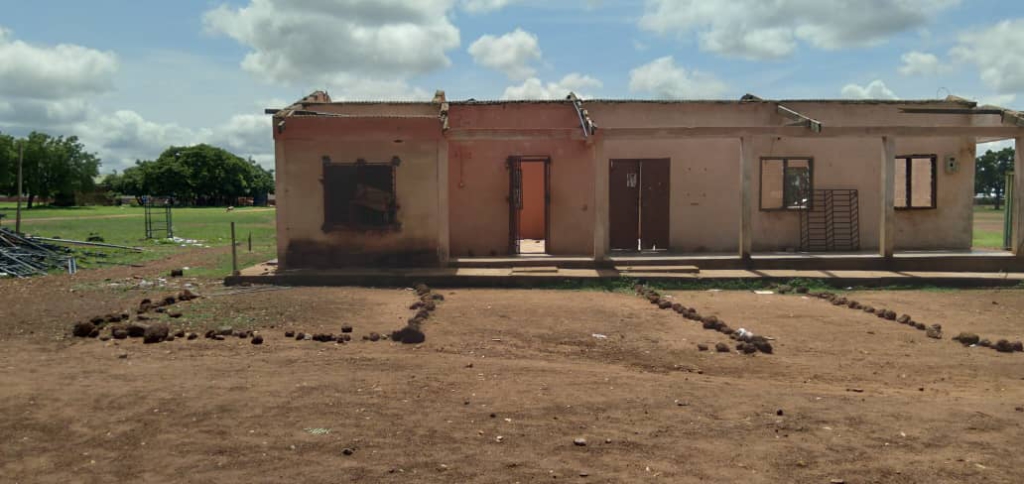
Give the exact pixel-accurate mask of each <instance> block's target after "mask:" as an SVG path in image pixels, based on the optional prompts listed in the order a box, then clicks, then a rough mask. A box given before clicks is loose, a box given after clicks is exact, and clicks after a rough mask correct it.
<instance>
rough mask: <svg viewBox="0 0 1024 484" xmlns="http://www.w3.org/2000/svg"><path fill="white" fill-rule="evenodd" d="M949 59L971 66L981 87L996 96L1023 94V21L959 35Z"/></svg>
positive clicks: (1003, 22)
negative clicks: (994, 91)
mask: <svg viewBox="0 0 1024 484" xmlns="http://www.w3.org/2000/svg"><path fill="white" fill-rule="evenodd" d="M950 56H952V57H953V59H954V60H957V61H960V62H967V63H973V64H975V65H976V66H977V67H978V69H979V70H980V71H981V73H980V74H981V80H982V81H983V82H984V83H985V85H986V86H988V87H990V88H992V89H994V90H996V91H997V92H999V93H1002V94H1007V93H1013V92H1022V91H1024V18H1019V19H1014V20H1004V21H1002V22H999V23H997V24H995V25H993V26H992V27H989V28H987V29H985V30H981V31H978V32H971V33H967V34H963V35H961V36H960V38H959V43H958V45H957V46H956V47H953V49H952V50H950Z"/></svg>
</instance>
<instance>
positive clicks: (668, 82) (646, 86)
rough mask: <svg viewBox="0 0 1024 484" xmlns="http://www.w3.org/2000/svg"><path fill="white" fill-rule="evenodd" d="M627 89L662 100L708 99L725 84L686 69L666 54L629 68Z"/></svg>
mask: <svg viewBox="0 0 1024 484" xmlns="http://www.w3.org/2000/svg"><path fill="white" fill-rule="evenodd" d="M629 90H630V92H642V93H648V94H652V95H654V96H655V97H657V98H663V99H712V98H719V97H721V96H722V95H723V94H725V92H726V90H727V87H726V85H725V83H723V82H722V81H719V80H718V79H716V78H715V77H714V76H712V75H711V74H707V73H703V72H700V71H692V72H687V71H686V69H683V68H682V67H678V66H676V62H675V59H673V58H672V57H671V56H668V57H662V58H660V59H656V60H654V61H652V62H650V63H648V64H644V65H642V66H640V67H637V68H636V69H633V70H632V71H630V73H629Z"/></svg>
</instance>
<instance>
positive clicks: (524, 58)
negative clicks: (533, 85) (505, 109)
mask: <svg viewBox="0 0 1024 484" xmlns="http://www.w3.org/2000/svg"><path fill="white" fill-rule="evenodd" d="M469 54H470V55H472V56H473V61H474V62H476V63H477V64H480V65H482V66H485V67H489V68H491V69H495V70H498V71H501V72H503V73H505V75H507V76H508V77H509V79H513V80H522V79H526V78H528V77H530V76H533V75H534V73H535V72H536V69H534V68H533V67H532V66H531V65H530V63H531V62H533V61H537V60H540V57H541V52H540V43H539V42H538V41H537V36H536V35H534V34H532V33H530V32H527V31H525V30H523V29H515V30H514V31H512V32H509V33H507V34H505V35H502V36H500V37H495V36H493V35H484V36H482V37H480V38H479V39H477V40H476V41H475V42H473V43H472V44H471V45H470V46H469Z"/></svg>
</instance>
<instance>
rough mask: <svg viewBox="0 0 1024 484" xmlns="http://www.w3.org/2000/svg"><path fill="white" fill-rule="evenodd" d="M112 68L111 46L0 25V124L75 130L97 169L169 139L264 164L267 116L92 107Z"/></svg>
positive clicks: (125, 162) (129, 160)
mask: <svg viewBox="0 0 1024 484" xmlns="http://www.w3.org/2000/svg"><path fill="white" fill-rule="evenodd" d="M118 71H119V65H118V61H117V58H116V57H115V56H114V54H111V53H106V52H100V51H98V50H95V49H90V48H87V47H81V46H77V45H65V44H60V45H55V46H40V45H30V44H27V43H25V42H22V41H19V40H14V39H13V38H12V37H11V32H10V31H8V30H4V29H2V28H0V130H4V131H6V132H12V133H16V134H19V135H24V134H26V133H28V132H29V131H32V130H38V131H44V132H47V133H49V134H52V135H54V136H61V135H64V136H78V137H79V138H80V139H81V140H82V143H83V144H84V145H85V147H86V149H87V150H88V151H90V152H95V153H98V154H99V156H100V158H101V160H102V161H103V166H102V170H103V171H104V172H109V171H111V170H114V169H117V170H122V169H124V168H126V167H128V166H130V165H132V164H133V163H134V162H135V160H137V159H153V158H156V157H157V156H158V155H159V154H160V153H161V152H163V150H165V149H167V147H169V146H171V145H194V144H197V143H210V144H214V145H217V146H221V147H223V148H226V149H228V150H229V151H232V152H233V153H236V154H238V155H240V156H252V157H254V158H255V159H257V160H258V161H261V162H263V163H265V165H264V166H270V164H272V162H273V153H274V147H273V135H272V133H271V130H270V125H271V120H270V117H269V116H265V115H261V114H260V115H257V114H240V115H236V116H232V117H230V118H229V119H228V120H227V121H225V122H224V123H222V124H220V125H216V126H214V127H212V128H188V127H183V126H180V125H178V124H175V123H159V122H154V121H151V120H147V119H145V118H144V117H143V116H142V115H141V114H139V113H137V112H135V111H132V110H126V109H120V110H111V111H105V110H101V109H99V108H97V106H96V105H95V104H94V100H95V97H96V95H97V94H101V93H104V92H107V91H109V90H112V89H113V80H114V77H115V76H116V75H117V74H118ZM189 75H193V74H191V73H190V74H189ZM161 87H163V86H161ZM357 87H359V86H357ZM392 87H394V85H393V86H392ZM407 90H408V89H407ZM147 107H149V108H151V109H152V105H147ZM253 111H256V110H255V109H253ZM257 112H258V111H257Z"/></svg>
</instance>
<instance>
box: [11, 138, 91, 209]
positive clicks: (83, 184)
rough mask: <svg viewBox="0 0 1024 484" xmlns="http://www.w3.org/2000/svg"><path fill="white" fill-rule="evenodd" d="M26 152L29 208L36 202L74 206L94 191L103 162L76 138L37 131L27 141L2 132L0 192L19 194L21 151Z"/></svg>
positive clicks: (24, 168) (24, 164)
mask: <svg viewBox="0 0 1024 484" xmlns="http://www.w3.org/2000/svg"><path fill="white" fill-rule="evenodd" d="M19 148H23V149H24V158H23V161H22V187H23V188H22V189H23V190H24V194H25V195H26V196H27V202H28V203H27V205H28V207H29V208H31V207H32V204H33V203H35V201H36V199H52V200H53V204H54V205H62V206H67V205H74V204H75V195H76V194H80V193H84V192H89V191H92V190H93V189H94V188H95V186H96V184H95V181H94V180H95V178H96V176H97V175H98V174H99V170H100V159H99V157H97V156H96V155H95V154H93V153H89V152H87V151H85V147H84V146H83V145H82V143H81V142H80V141H79V140H78V138H77V137H75V136H68V137H64V136H57V137H54V136H50V135H48V134H46V133H37V132H35V131H33V132H32V133H30V134H29V135H28V136H27V137H25V138H15V137H13V136H10V135H6V134H3V133H0V193H5V194H16V193H17V191H18V151H19Z"/></svg>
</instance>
